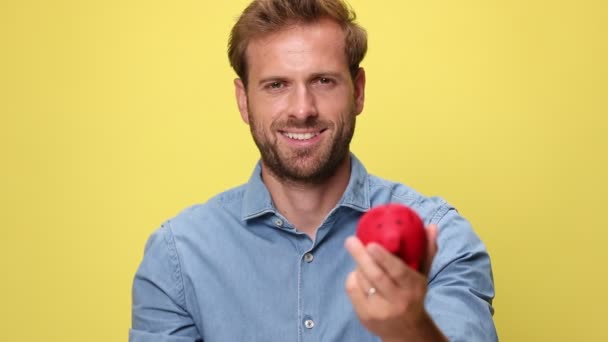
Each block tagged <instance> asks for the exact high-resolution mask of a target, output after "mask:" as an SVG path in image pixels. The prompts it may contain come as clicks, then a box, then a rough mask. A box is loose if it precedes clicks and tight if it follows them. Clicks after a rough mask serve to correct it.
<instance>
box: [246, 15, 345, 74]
mask: <svg viewBox="0 0 608 342" xmlns="http://www.w3.org/2000/svg"><path fill="white" fill-rule="evenodd" d="M246 57H247V65H248V70H249V75H250V76H253V77H255V76H256V75H264V74H267V73H281V72H320V71H321V70H317V69H331V70H327V71H333V72H340V71H348V63H347V58H346V50H345V33H344V30H343V29H342V27H340V25H339V24H337V23H335V22H334V21H331V20H328V19H322V20H319V21H317V22H313V23H302V24H293V25H290V26H287V27H285V28H283V29H281V30H279V31H276V32H273V33H270V34H267V35H264V36H261V37H256V38H254V39H252V40H251V41H250V42H249V45H248V46H247V50H246Z"/></svg>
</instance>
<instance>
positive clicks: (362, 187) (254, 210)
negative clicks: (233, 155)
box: [241, 153, 371, 221]
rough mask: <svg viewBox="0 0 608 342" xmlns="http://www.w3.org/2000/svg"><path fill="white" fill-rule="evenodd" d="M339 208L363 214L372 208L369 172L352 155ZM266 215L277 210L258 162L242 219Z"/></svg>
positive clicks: (246, 189)
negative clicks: (346, 208) (263, 179)
mask: <svg viewBox="0 0 608 342" xmlns="http://www.w3.org/2000/svg"><path fill="white" fill-rule="evenodd" d="M337 206H339V207H340V206H343V207H349V208H352V209H354V210H357V211H361V212H365V211H367V210H369V208H370V206H371V204H370V198H369V177H368V173H367V170H366V169H365V167H364V166H363V164H362V163H361V162H360V161H359V159H357V157H355V155H354V154H352V153H351V155H350V179H349V181H348V185H347V186H346V190H345V191H344V194H343V195H342V198H341V199H340V201H338V205H337ZM266 213H276V208H275V206H274V204H273V203H272V198H271V197H270V192H269V191H268V188H267V187H266V185H265V184H264V182H263V181H262V165H261V162H260V161H258V163H257V164H256V166H255V168H254V170H253V173H252V174H251V177H250V178H249V182H247V184H246V185H245V194H244V196H243V208H242V211H241V218H242V220H243V221H246V220H249V219H252V218H255V217H258V216H262V215H264V214H266Z"/></svg>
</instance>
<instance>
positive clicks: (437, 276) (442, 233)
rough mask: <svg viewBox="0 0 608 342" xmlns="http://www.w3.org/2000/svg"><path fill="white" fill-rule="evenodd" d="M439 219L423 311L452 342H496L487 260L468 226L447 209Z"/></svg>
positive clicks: (488, 260)
mask: <svg viewBox="0 0 608 342" xmlns="http://www.w3.org/2000/svg"><path fill="white" fill-rule="evenodd" d="M444 212H445V215H443V216H442V217H441V218H439V220H438V227H439V236H438V252H437V255H436V256H435V259H434V260H433V266H432V268H431V272H430V274H429V287H428V292H427V297H426V302H425V304H426V308H427V310H428V312H429V314H430V315H431V317H433V320H434V321H435V323H436V324H437V325H438V326H439V328H440V329H441V330H442V331H443V333H444V334H445V335H446V336H447V337H448V338H449V340H450V341H452V342H465V341H466V342H477V341H479V342H481V341H484V342H485V341H498V337H497V334H496V328H495V326H494V321H493V319H492V316H493V314H494V309H493V307H492V300H493V298H494V280H493V276H492V267H491V264H490V257H489V255H488V253H487V251H486V248H485V246H484V245H483V243H482V242H481V240H480V239H479V238H478V237H477V235H476V234H475V233H474V231H473V229H472V228H471V225H470V224H469V223H468V222H467V221H466V220H465V219H464V218H462V216H460V215H459V214H458V212H457V211H456V210H455V209H453V208H450V209H449V210H447V211H444Z"/></svg>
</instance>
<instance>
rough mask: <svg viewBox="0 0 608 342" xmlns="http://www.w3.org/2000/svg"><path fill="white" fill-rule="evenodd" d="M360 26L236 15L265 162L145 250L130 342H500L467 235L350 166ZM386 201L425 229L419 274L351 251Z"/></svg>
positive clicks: (288, 10)
mask: <svg viewBox="0 0 608 342" xmlns="http://www.w3.org/2000/svg"><path fill="white" fill-rule="evenodd" d="M353 20H354V13H352V12H351V11H349V9H348V8H347V7H346V6H345V5H344V3H343V2H342V1H341V0H299V1H298V0H255V1H253V3H251V4H250V5H249V7H247V9H246V10H245V11H244V12H243V14H242V15H241V17H240V19H239V21H238V22H237V24H236V25H235V26H234V28H233V30H232V35H231V39H230V44H229V57H230V61H231V64H232V66H233V67H234V69H235V71H236V73H237V74H238V76H239V78H238V79H236V80H235V82H234V83H235V90H236V99H237V103H238V108H239V111H240V113H241V116H242V118H243V120H244V121H245V123H247V124H248V125H249V126H250V128H251V133H252V136H253V139H254V141H255V143H256V145H257V146H258V148H259V150H260V154H261V161H260V163H259V164H258V165H257V167H256V168H255V170H254V172H253V175H252V176H251V179H250V180H249V182H248V183H246V184H245V185H242V186H240V187H237V188H234V189H231V190H228V191H226V192H224V193H222V194H220V195H218V196H216V197H214V198H212V199H210V200H209V201H208V202H207V203H205V204H202V205H197V206H194V207H192V208H190V209H187V210H186V211H184V212H182V213H181V214H179V215H178V216H177V217H175V218H174V219H172V220H170V221H168V222H166V223H165V224H164V225H163V226H162V227H161V228H160V229H159V230H157V231H156V232H155V233H154V234H153V235H152V236H151V237H150V240H149V241H148V243H147V246H146V252H145V256H144V259H143V261H142V263H141V266H140V268H139V270H138V271H137V274H136V276H135V280H134V285H133V328H132V329H131V331H130V340H131V341H133V342H135V341H146V342H154V341H167V342H168V341H171V342H173V341H175V342H178V341H180V342H181V341H184V342H185V341H206V342H210V341H264V342H267V341H384V342H393V341H446V340H448V339H449V340H451V341H468V342H471V341H495V340H497V337H496V331H495V328H494V324H493V321H492V312H493V309H492V306H491V301H492V298H493V296H494V288H493V282H492V275H491V267H490V260H489V257H488V254H487V252H486V250H485V248H484V246H483V244H482V243H481V241H480V240H479V239H478V238H477V236H476V235H475V234H474V233H473V231H472V229H471V228H470V225H469V224H468V223H467V222H466V221H465V220H464V219H463V218H462V217H461V216H459V214H458V213H457V212H456V211H455V209H454V208H452V207H451V206H449V205H448V204H447V203H446V202H445V201H443V200H441V199H439V198H426V197H423V196H422V195H420V194H418V193H416V192H415V191H413V190H412V189H410V188H408V187H406V186H404V185H402V184H395V183H391V182H388V181H385V180H382V179H380V178H377V177H375V176H372V175H369V174H368V173H367V172H366V171H365V168H364V167H363V165H362V164H361V163H360V162H359V161H358V160H357V159H356V157H354V155H352V154H350V151H349V144H350V141H351V138H352V136H353V132H354V128H355V121H356V116H357V115H358V114H359V113H361V111H362V110H363V104H364V99H365V72H364V70H363V69H362V68H360V67H359V63H360V62H361V60H362V59H363V57H364V55H365V52H366V48H367V43H366V35H365V31H364V30H363V29H361V28H360V27H359V26H358V25H357V24H355V23H354V21H353ZM389 202H398V203H402V204H405V205H408V206H410V207H411V208H413V209H414V210H415V211H417V212H418V213H419V214H420V216H421V217H422V218H423V220H424V221H425V224H427V227H428V228H427V236H428V238H429V241H430V243H429V254H428V256H427V260H426V261H425V265H426V266H425V268H424V270H423V273H418V272H417V271H415V270H413V269H411V268H409V267H408V266H406V265H405V264H404V263H403V262H401V261H400V260H399V259H398V258H397V257H395V256H393V255H391V254H390V253H388V252H387V251H386V250H384V249H383V248H382V247H380V246H379V245H377V244H370V245H368V246H365V247H364V246H363V245H362V244H361V242H360V241H359V240H358V239H357V238H355V237H353V234H354V232H355V229H356V224H357V222H358V220H359V218H360V217H361V215H362V214H363V213H365V212H366V211H367V210H369V209H370V208H371V207H374V206H377V205H380V204H385V203H389ZM437 246H438V248H437ZM431 261H432V263H431Z"/></svg>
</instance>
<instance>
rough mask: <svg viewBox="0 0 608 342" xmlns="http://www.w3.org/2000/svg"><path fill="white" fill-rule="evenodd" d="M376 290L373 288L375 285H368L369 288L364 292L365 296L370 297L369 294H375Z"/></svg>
mask: <svg viewBox="0 0 608 342" xmlns="http://www.w3.org/2000/svg"><path fill="white" fill-rule="evenodd" d="M376 292H377V291H376V288H375V287H370V288H369V289H368V290H367V292H366V293H367V297H371V296H373V295H375V294H376Z"/></svg>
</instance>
